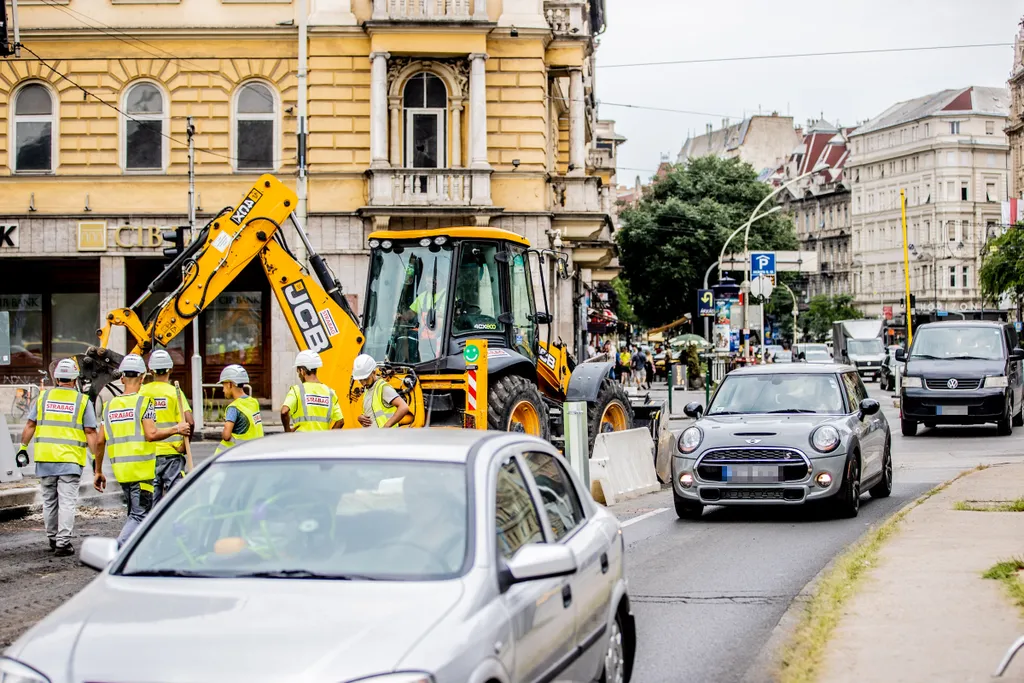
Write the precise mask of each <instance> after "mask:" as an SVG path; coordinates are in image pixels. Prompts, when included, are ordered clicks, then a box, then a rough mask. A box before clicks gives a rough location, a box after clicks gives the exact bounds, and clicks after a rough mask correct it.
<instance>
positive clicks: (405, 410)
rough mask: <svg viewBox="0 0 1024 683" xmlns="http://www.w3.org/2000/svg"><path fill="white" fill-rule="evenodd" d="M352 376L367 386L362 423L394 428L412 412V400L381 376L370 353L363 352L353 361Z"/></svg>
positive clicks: (381, 427) (364, 389)
mask: <svg viewBox="0 0 1024 683" xmlns="http://www.w3.org/2000/svg"><path fill="white" fill-rule="evenodd" d="M352 379H354V380H355V381H357V382H359V383H360V384H361V385H362V386H363V412H362V414H361V415H360V416H359V424H361V425H362V426H363V427H372V428H376V429H390V428H392V427H397V426H398V425H399V423H401V421H402V418H404V417H405V416H406V415H410V414H411V411H410V410H409V404H408V403H406V402H405V399H404V398H402V397H401V396H399V395H398V391H396V390H395V388H394V387H393V386H391V385H390V384H389V383H388V381H387V380H386V379H384V378H383V377H381V376H380V373H379V372H378V371H377V361H375V360H374V359H373V357H372V356H370V355H369V354H365V353H363V354H360V355H359V356H358V357H357V358H356V360H355V363H353V364H352Z"/></svg>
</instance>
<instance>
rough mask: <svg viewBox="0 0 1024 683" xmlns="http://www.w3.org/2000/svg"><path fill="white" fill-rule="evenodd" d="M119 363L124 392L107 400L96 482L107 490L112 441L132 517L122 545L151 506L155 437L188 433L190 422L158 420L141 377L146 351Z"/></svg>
mask: <svg viewBox="0 0 1024 683" xmlns="http://www.w3.org/2000/svg"><path fill="white" fill-rule="evenodd" d="M117 369H118V371H119V372H120V373H121V382H122V383H123V384H124V393H123V394H121V395H120V396H115V397H114V398H112V399H110V401H109V402H107V409H106V411H105V412H104V415H103V431H101V432H100V436H99V448H98V449H97V451H96V464H95V471H94V474H95V479H94V481H93V488H95V489H96V490H97V491H103V490H104V489H105V488H106V486H107V478H106V477H105V476H104V475H103V455H104V453H105V451H106V450H107V448H108V447H109V450H110V465H111V467H112V468H113V470H114V477H115V478H116V479H117V482H118V483H119V484H120V485H121V493H122V494H123V495H124V501H125V504H126V505H127V506H128V519H127V520H126V521H125V524H124V528H122V529H121V533H120V534H118V536H117V545H118V547H121V546H123V545H124V544H125V542H126V541H127V540H128V538H129V537H130V536H131V535H132V533H133V532H134V531H135V529H136V528H138V526H139V524H141V523H142V520H143V519H144V518H145V517H146V513H148V512H149V510H150V508H151V507H152V503H153V480H154V479H155V478H156V448H155V446H154V442H156V441H162V440H164V439H166V438H167V437H169V436H171V435H172V434H182V435H184V434H188V432H189V427H188V423H187V422H179V423H178V424H176V425H174V426H173V427H164V428H162V429H161V428H159V427H157V426H156V408H155V406H154V405H153V399H152V398H150V397H149V396H145V395H143V394H141V393H139V390H140V389H142V377H143V375H145V374H146V363H145V361H143V360H142V356H139V355H136V354H134V353H130V354H128V355H127V356H125V357H124V359H123V360H122V361H121V365H120V366H119V367H118V368H117Z"/></svg>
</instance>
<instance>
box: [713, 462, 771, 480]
mask: <svg viewBox="0 0 1024 683" xmlns="http://www.w3.org/2000/svg"><path fill="white" fill-rule="evenodd" d="M725 480H726V481H728V482H732V483H734V484H777V483H779V467H778V465H729V466H728V467H726V468H725Z"/></svg>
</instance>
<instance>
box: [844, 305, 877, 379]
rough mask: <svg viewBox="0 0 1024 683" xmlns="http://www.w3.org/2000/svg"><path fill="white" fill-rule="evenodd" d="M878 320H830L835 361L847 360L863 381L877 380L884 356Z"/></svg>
mask: <svg viewBox="0 0 1024 683" xmlns="http://www.w3.org/2000/svg"><path fill="white" fill-rule="evenodd" d="M883 328H884V322H883V321H882V320H874V319H864V320H837V321H836V322H834V323H832V345H833V348H834V351H833V353H834V356H835V360H836V362H837V363H849V364H850V365H853V366H854V367H856V368H857V372H858V373H859V374H860V376H861V377H862V378H864V379H865V380H867V381H871V380H877V379H878V378H879V376H880V374H881V372H882V361H884V360H885V345H884V344H883V343H882V330H883Z"/></svg>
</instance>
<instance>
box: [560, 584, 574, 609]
mask: <svg viewBox="0 0 1024 683" xmlns="http://www.w3.org/2000/svg"><path fill="white" fill-rule="evenodd" d="M571 604H572V588H571V587H570V586H569V584H565V585H564V586H562V607H568V606H569V605H571Z"/></svg>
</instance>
